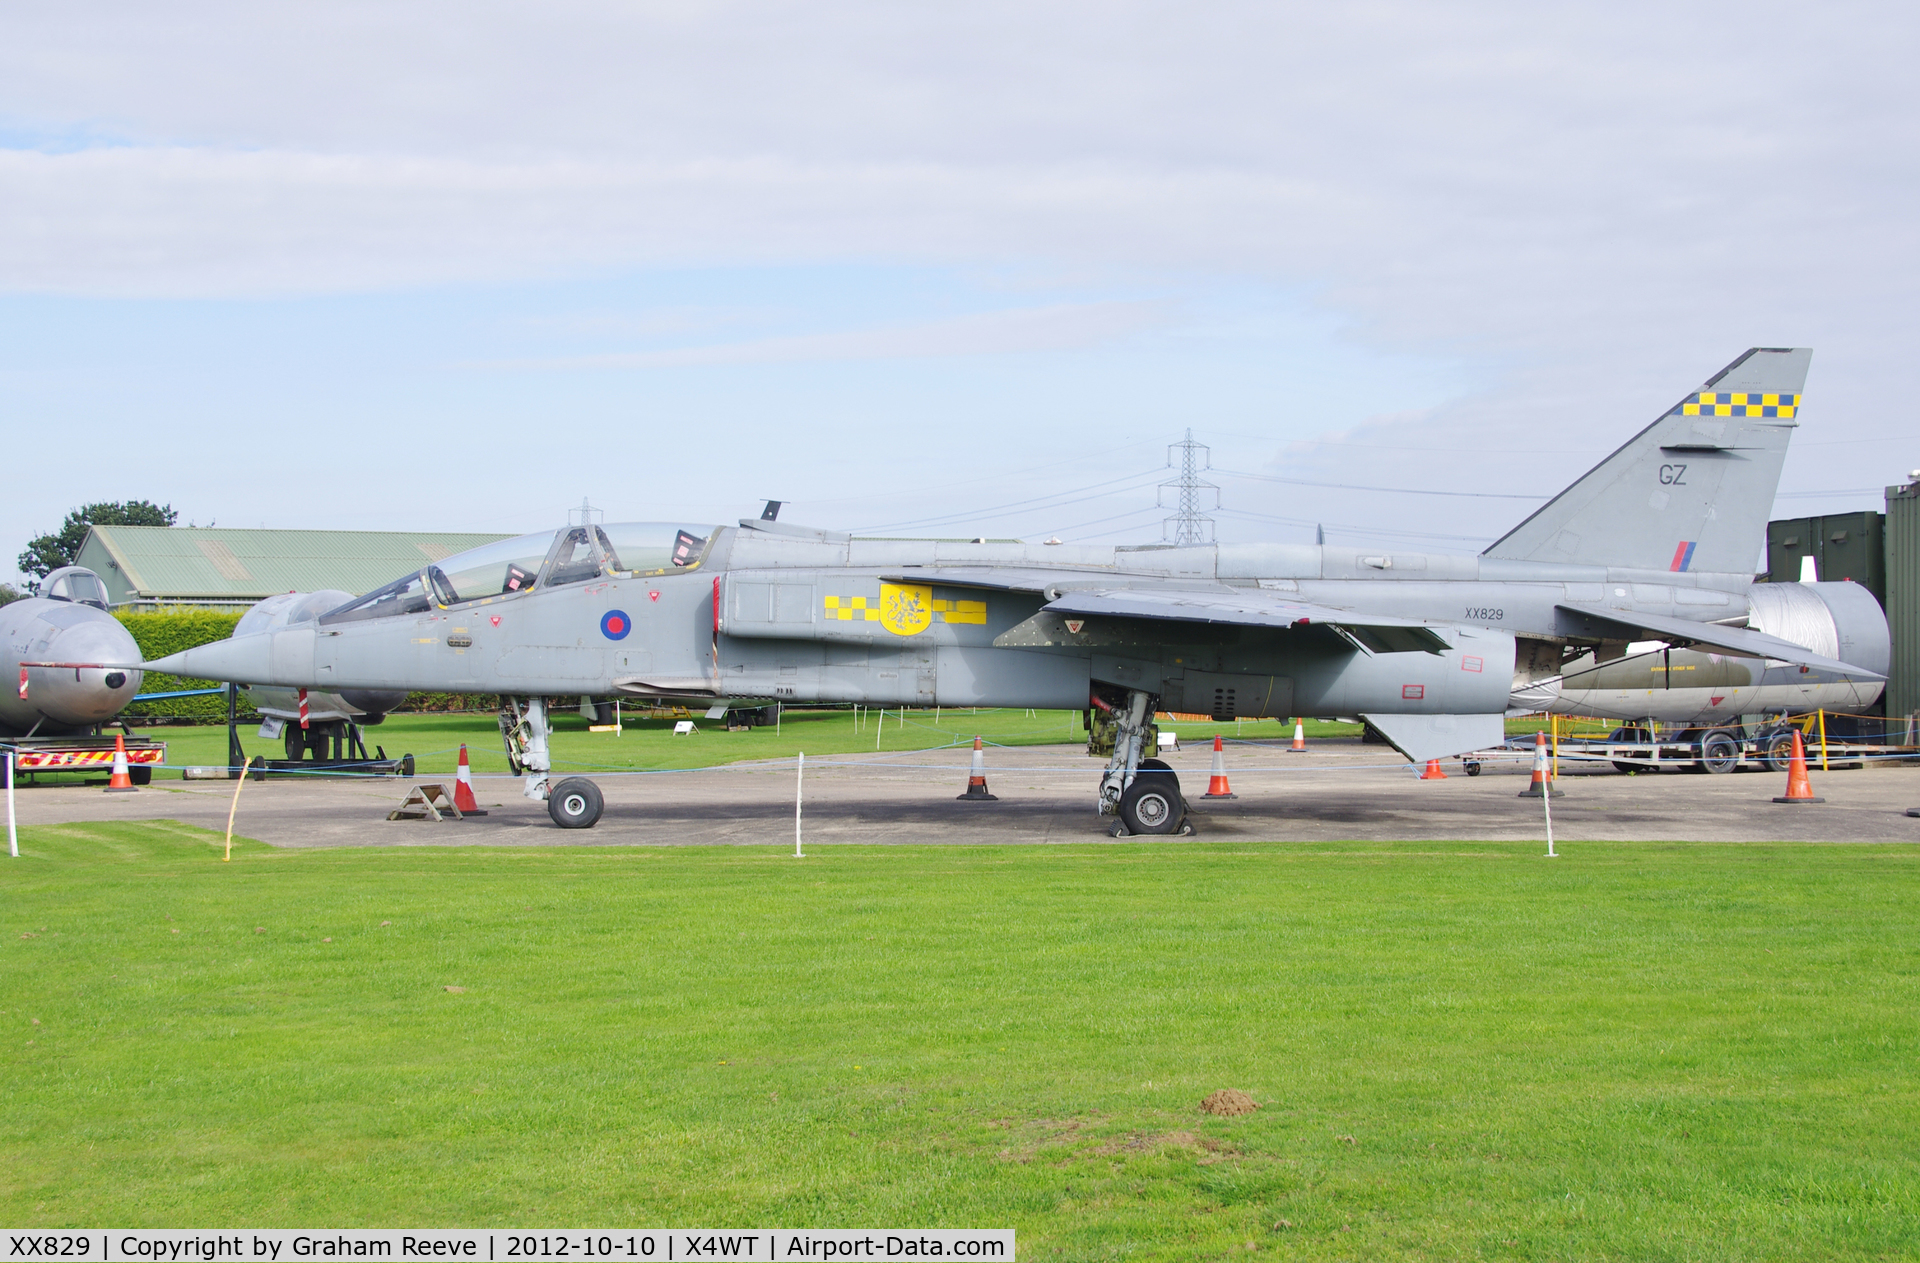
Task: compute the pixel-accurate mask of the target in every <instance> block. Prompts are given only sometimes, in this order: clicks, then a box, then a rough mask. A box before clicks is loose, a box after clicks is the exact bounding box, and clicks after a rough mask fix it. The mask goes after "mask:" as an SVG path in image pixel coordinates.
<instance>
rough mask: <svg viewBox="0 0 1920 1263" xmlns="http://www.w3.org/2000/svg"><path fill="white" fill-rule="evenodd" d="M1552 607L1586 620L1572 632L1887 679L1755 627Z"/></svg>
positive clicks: (1662, 616) (1661, 615) (1621, 611)
mask: <svg viewBox="0 0 1920 1263" xmlns="http://www.w3.org/2000/svg"><path fill="white" fill-rule="evenodd" d="M1555 608H1557V609H1559V610H1561V611H1563V612H1565V613H1568V614H1572V615H1574V616H1575V617H1576V619H1578V620H1580V621H1582V622H1584V623H1586V624H1588V626H1587V627H1581V628H1575V629H1573V630H1574V631H1575V633H1576V634H1585V635H1601V634H1607V633H1612V634H1616V635H1617V633H1619V632H1626V633H1628V635H1629V637H1630V638H1631V639H1634V640H1664V641H1668V642H1670V643H1676V644H1692V645H1704V646H1705V647H1706V648H1708V649H1718V650H1720V651H1721V652H1722V653H1730V654H1735V655H1738V656H1740V657H1746V658H1774V659H1777V660H1778V661H1781V662H1790V663H1792V664H1793V665H1794V666H1797V667H1812V668H1814V669H1815V670H1817V671H1831V672H1833V673H1835V674H1837V675H1848V676H1852V677H1853V678H1855V679H1858V680H1883V679H1885V678H1886V677H1885V676H1883V675H1881V674H1880V673H1879V672H1877V671H1869V670H1867V669H1866V668H1865V667H1856V666H1851V665H1849V664H1848V663H1845V662H1841V661H1839V660H1837V659H1834V658H1828V657H1824V656H1822V655H1821V654H1817V653H1815V652H1813V651H1812V650H1811V649H1808V648H1806V647H1805V646H1804V645H1796V644H1794V643H1793V642H1792V641H1791V640H1782V639H1780V638H1779V637H1778V636H1769V635H1767V634H1766V633H1765V632H1757V631H1754V630H1753V629H1752V628H1751V627H1723V626H1721V625H1720V624H1718V623H1696V622H1694V621H1693V620H1692V619H1688V618H1672V617H1669V616H1668V615H1665V614H1642V613H1639V612H1638V611H1633V610H1601V609H1596V608H1594V607H1592V606H1587V605H1560V606H1556V607H1555Z"/></svg>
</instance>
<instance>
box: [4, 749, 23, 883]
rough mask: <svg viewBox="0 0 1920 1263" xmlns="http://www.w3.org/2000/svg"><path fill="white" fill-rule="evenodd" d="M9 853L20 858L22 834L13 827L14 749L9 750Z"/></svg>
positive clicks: (15, 857)
mask: <svg viewBox="0 0 1920 1263" xmlns="http://www.w3.org/2000/svg"><path fill="white" fill-rule="evenodd" d="M7 854H8V855H11V856H12V857H13V858H14V859H19V858H20V834H19V833H18V832H16V831H15V829H14V827H13V751H11V750H9V751H7Z"/></svg>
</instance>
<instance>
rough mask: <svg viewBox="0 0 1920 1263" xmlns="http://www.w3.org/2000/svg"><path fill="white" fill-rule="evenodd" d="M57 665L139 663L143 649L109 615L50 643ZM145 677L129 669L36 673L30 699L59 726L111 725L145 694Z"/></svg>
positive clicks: (31, 675)
mask: <svg viewBox="0 0 1920 1263" xmlns="http://www.w3.org/2000/svg"><path fill="white" fill-rule="evenodd" d="M45 652H46V657H47V659H48V660H49V661H53V662H138V661H140V648H139V646H138V645H135V644H134V643H133V637H132V636H131V635H129V634H128V633H127V629H126V628H124V627H122V626H121V625H120V624H119V623H118V622H117V621H116V620H114V619H113V618H111V617H109V616H107V615H105V614H103V615H101V616H100V617H99V618H97V619H89V620H88V621H87V622H84V623H81V624H79V625H78V626H74V627H65V628H62V629H60V630H59V631H57V632H55V633H54V634H53V635H52V636H51V637H49V638H48V640H47V648H46V651H45ZM140 680H141V672H139V671H129V670H126V669H125V668H124V667H112V668H98V667H81V668H78V669H75V668H73V667H30V668H29V669H28V689H27V695H28V699H29V701H30V702H31V704H32V705H33V706H34V708H35V709H37V710H38V711H39V712H40V713H41V714H43V715H45V716H46V717H47V718H48V719H50V720H52V721H54V722H55V723H58V724H69V725H73V726H75V727H82V726H87V725H92V724H101V723H105V722H106V721H107V720H109V719H112V718H113V717H114V716H115V715H117V714H119V713H120V712H121V710H122V709H124V708H125V706H126V704H127V703H128V702H131V701H132V700H133V695H134V694H135V693H138V692H139V691H140Z"/></svg>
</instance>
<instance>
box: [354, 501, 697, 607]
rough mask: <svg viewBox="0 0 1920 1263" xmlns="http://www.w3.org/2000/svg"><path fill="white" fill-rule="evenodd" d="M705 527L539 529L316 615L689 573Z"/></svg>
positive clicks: (455, 602)
mask: <svg viewBox="0 0 1920 1263" xmlns="http://www.w3.org/2000/svg"><path fill="white" fill-rule="evenodd" d="M714 530H715V528H714V527H711V526H677V525H675V524H673V523H670V522H615V523H609V524H607V525H604V526H603V525H594V526H570V527H566V528H564V529H562V530H559V531H540V532H538V533H536V534H533V535H522V536H520V537H518V538H517V539H502V540H495V541H494V542H493V543H491V544H482V545H481V546H480V547H478V548H470V549H468V550H467V551H466V552H464V553H455V554H454V555H453V556H451V557H446V558H443V559H442V560H440V561H438V562H435V563H434V564H432V565H430V566H427V567H426V568H425V569H423V570H418V571H415V572H414V573H412V574H409V575H403V576H401V577H400V578H398V579H395V580H394V581H393V582H392V583H389V584H387V585H386V586H385V587H383V588H376V589H375V590H374V591H372V592H369V593H367V594H366V595H365V596H363V597H360V598H358V599H356V600H353V601H350V602H348V603H347V604H345V605H342V606H341V607H340V608H338V609H336V610H333V611H331V612H330V613H327V614H323V615H321V616H320V621H321V622H322V623H347V622H358V621H359V620H361V619H367V618H385V617H386V616H387V615H389V614H424V613H426V612H427V611H428V610H430V609H433V608H435V607H440V608H445V607H447V606H450V605H463V604H465V603H467V602H469V601H486V600H492V599H494V598H497V597H504V596H514V595H517V594H519V593H522V592H530V591H532V590H534V589H535V588H554V587H559V586H561V585H563V584H568V583H585V582H586V581H587V580H589V579H600V578H607V579H630V578H637V577H639V576H642V575H657V574H676V573H679V572H680V571H683V570H691V569H693V568H694V567H695V566H698V565H699V564H700V561H701V559H702V558H703V557H705V556H706V551H707V545H708V543H709V542H710V541H711V540H712V539H713V533H714Z"/></svg>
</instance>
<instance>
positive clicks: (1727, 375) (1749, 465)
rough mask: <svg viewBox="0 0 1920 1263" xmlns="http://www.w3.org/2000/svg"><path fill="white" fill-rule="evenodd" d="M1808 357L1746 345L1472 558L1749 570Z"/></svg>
mask: <svg viewBox="0 0 1920 1263" xmlns="http://www.w3.org/2000/svg"><path fill="white" fill-rule="evenodd" d="M1812 358H1813V352H1812V351H1811V350H1808V349H1807V348H1805V347H1794V348H1784V347H1755V348H1754V349H1753V350H1751V351H1748V352H1747V353H1746V354H1744V355H1742V356H1741V357H1740V358H1739V359H1737V360H1735V361H1734V362H1733V363H1731V364H1729V365H1727V367H1725V368H1723V369H1721V370H1720V371H1719V372H1718V373H1716V374H1714V375H1713V376H1712V377H1710V378H1708V379H1707V380H1706V381H1705V382H1704V383H1702V384H1701V386H1700V389H1698V390H1696V391H1693V392H1692V393H1691V394H1689V395H1687V396H1686V398H1684V399H1682V400H1681V401H1680V402H1679V403H1676V404H1674V405H1673V407H1672V408H1671V409H1669V410H1668V412H1667V413H1666V415H1664V416H1662V417H1661V418H1660V419H1659V420H1657V421H1655V422H1654V423H1653V424H1652V425H1650V426H1648V427H1647V428H1646V429H1644V430H1642V431H1640V433H1638V434H1636V435H1634V437H1633V438H1632V439H1631V440H1629V441H1628V442H1627V444H1626V445H1625V446H1623V447H1622V448H1620V450H1619V451H1617V452H1615V453H1614V454H1613V455H1611V456H1609V457H1607V458H1606V459H1605V460H1603V461H1601V462H1600V463H1599V464H1598V465H1595V466H1594V467H1593V468H1592V469H1591V470H1589V471H1588V472H1587V473H1586V475H1585V476H1584V477H1582V478H1581V479H1580V480H1579V481H1578V482H1576V483H1574V484H1573V485H1572V486H1571V487H1568V488H1567V489H1566V490H1565V491H1562V492H1561V493H1560V494H1559V495H1557V496H1555V497H1554V498H1553V499H1552V500H1549V501H1548V502H1547V503H1546V504H1545V505H1543V506H1541V508H1540V509H1539V510H1538V511H1537V512H1535V513H1534V514H1533V516H1532V517H1529V518H1528V519H1527V520H1526V521H1524V522H1522V523H1520V525H1518V526H1516V527H1514V528H1513V529H1512V530H1511V531H1508V532H1507V533H1506V535H1505V536H1503V537H1502V538H1501V539H1499V540H1498V541H1497V542H1495V543H1494V545H1493V546H1492V547H1490V548H1488V549H1487V551H1486V553H1485V554H1484V555H1485V556H1488V557H1502V558H1506V559H1508V560H1512V561H1541V562H1560V563H1564V564H1571V565H1591V566H1619V567H1624V568H1629V569H1635V570H1668V571H1676V572H1678V571H1706V572H1710V573H1715V574H1741V575H1751V574H1752V573H1753V566H1754V561H1755V558H1756V557H1757V556H1758V555H1759V552H1760V547H1761V542H1762V541H1763V540H1764V539H1765V538H1766V533H1767V518H1768V516H1769V515H1770V514H1771V513H1772V511H1773V496H1774V492H1775V490H1776V489H1777V488H1778V487H1779V485H1780V467H1781V466H1782V465H1783V464H1784V463H1785V461H1786V457H1787V439H1788V436H1790V435H1791V434H1792V433H1793V430H1794V427H1795V426H1796V425H1798V424H1799V423H1798V422H1797V421H1795V420H1794V415H1795V413H1797V412H1798V411H1799V408H1800V400H1801V389H1802V387H1803V386H1804V385H1805V384H1806V380H1807V364H1808V362H1809V361H1810V360H1811V359H1812Z"/></svg>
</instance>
